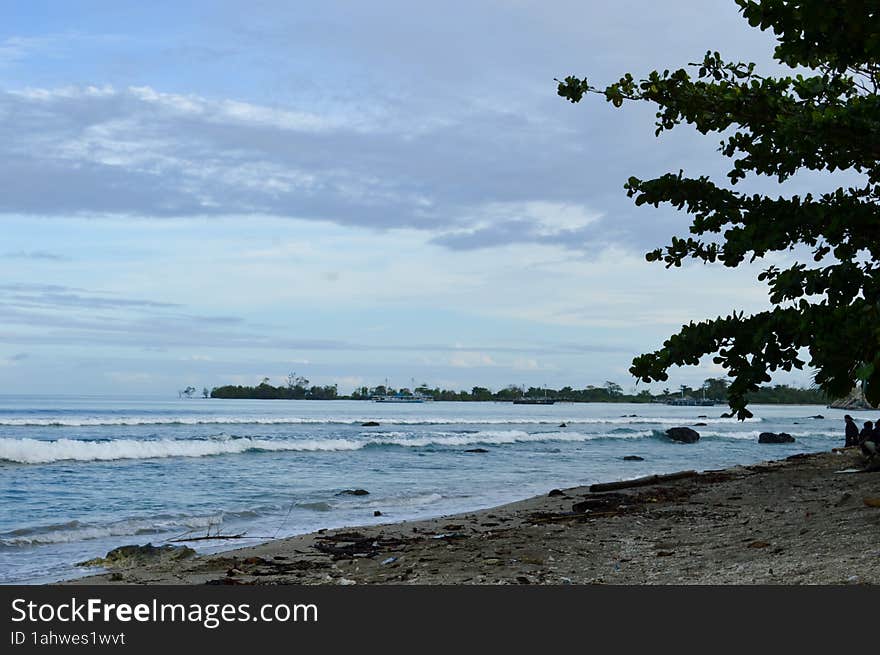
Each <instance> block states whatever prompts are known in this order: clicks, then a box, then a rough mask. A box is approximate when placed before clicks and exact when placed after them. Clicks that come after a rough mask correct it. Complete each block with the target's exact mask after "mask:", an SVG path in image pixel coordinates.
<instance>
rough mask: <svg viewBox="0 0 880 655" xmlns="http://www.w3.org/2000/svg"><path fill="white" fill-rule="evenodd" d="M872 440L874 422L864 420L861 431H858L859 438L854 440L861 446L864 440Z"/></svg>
mask: <svg viewBox="0 0 880 655" xmlns="http://www.w3.org/2000/svg"><path fill="white" fill-rule="evenodd" d="M873 440H874V424H873V423H871V421H865V426H864V427H863V428H862V431H861V432H859V440H858V441H857V442H856V444H857V445H859V446H861V445H862V444H863V443H865V442H866V441H873Z"/></svg>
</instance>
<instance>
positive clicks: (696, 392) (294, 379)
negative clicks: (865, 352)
mask: <svg viewBox="0 0 880 655" xmlns="http://www.w3.org/2000/svg"><path fill="white" fill-rule="evenodd" d="M729 384H730V383H729V382H728V381H727V380H726V379H724V378H708V379H707V380H706V381H705V382H703V384H702V385H701V386H700V387H699V388H693V387H689V386H686V385H683V386H680V387H679V388H678V389H676V390H674V391H673V390H670V389H664V390H663V392H661V393H658V394H652V393H651V392H650V391H648V390H647V389H644V390H642V391H640V392H638V393H630V394H628V393H624V391H623V388H622V387H621V386H620V385H619V384H617V383H616V382H612V381H610V380H609V381H606V382H605V384H604V385H602V386H593V385H587V386H586V387H584V388H583V389H574V388H572V387H570V386H566V387H562V388H561V389H550V388H546V387H528V388H526V387H520V386H516V385H508V386H506V387H504V388H503V389H500V390H498V391H492V390H491V389H488V388H487V387H473V388H472V389H471V390H470V391H466V390H458V391H457V390H454V389H441V388H439V387H434V388H431V387H429V386H428V385H427V384H422V385H421V386H418V387H416V388H415V389H409V388H406V387H404V388H400V389H395V388H393V387H390V386H386V385H378V386H375V387H366V386H362V387H359V388H358V389H355V390H354V391H353V392H352V393H351V395H348V396H346V395H340V394H339V393H338V387H337V385H335V384H331V385H324V386H316V385H310V383H309V380H307V379H306V378H304V377H302V376H298V375H296V374H295V373H291V374H290V375H288V376H287V383H286V384H283V385H279V386H277V387H276V386H273V385H271V384H269V378H263V380H262V382H261V383H260V384H258V385H256V386H241V385H226V386H222V387H214V388H213V389H212V390H211V393H210V395H211V398H252V399H263V400H370V399H371V398H374V397H376V396H386V395H402V396H411V395H414V394H419V395H421V396H425V397H429V398H432V399H433V400H435V401H465V402H478V401H495V402H511V401H513V400H516V399H518V398H550V399H553V400H556V401H560V402H576V403H608V402H611V403H658V402H660V403H662V402H672V401H682V400H683V401H687V400H689V399H690V400H713V401H715V402H717V403H726V402H727V393H728V387H729ZM205 391H207V390H205ZM203 395H204V393H203ZM749 402H752V403H765V404H802V405H824V404H827V403H828V398H827V397H826V395H825V394H824V393H823V392H822V391H820V390H819V389H802V388H798V387H790V386H788V385H785V384H777V385H774V386H769V385H768V386H762V387H760V388H759V389H758V390H757V391H754V392H752V393H751V394H750V397H749Z"/></svg>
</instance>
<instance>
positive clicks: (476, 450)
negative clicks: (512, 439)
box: [464, 448, 489, 453]
mask: <svg viewBox="0 0 880 655" xmlns="http://www.w3.org/2000/svg"><path fill="white" fill-rule="evenodd" d="M464 452H466V453H488V452H489V451H488V450H486V449H485V448H468V449H467V450H466V451H464Z"/></svg>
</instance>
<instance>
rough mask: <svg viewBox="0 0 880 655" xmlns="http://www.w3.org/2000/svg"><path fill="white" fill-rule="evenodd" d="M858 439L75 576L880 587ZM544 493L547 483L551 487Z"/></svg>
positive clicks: (877, 541)
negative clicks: (851, 444)
mask: <svg viewBox="0 0 880 655" xmlns="http://www.w3.org/2000/svg"><path fill="white" fill-rule="evenodd" d="M859 465H860V456H859V454H858V452H857V451H856V450H855V449H847V450H840V449H836V450H834V451H832V452H830V453H819V454H811V455H795V456H793V457H789V458H787V459H784V460H780V461H768V462H764V463H760V464H757V465H751V466H737V467H733V468H729V469H725V470H719V471H706V472H703V473H699V474H696V473H692V474H685V475H684V476H683V477H680V478H678V479H674V480H668V481H662V482H658V483H654V484H643V485H639V486H631V487H625V488H621V489H615V490H611V491H591V490H590V488H589V487H575V488H571V489H563V490H549V489H548V493H547V494H545V495H542V496H539V497H534V498H530V499H527V500H523V501H520V502H515V503H510V504H507V505H503V506H500V507H494V508H491V509H486V510H481V511H476V512H468V513H464V514H459V515H452V516H445V517H440V518H436V519H430V520H420V521H407V522H400V523H394V524H387V525H376V526H370V527H352V528H344V529H335V530H321V531H318V532H315V533H312V534H308V535H303V536H297V537H291V538H286V539H279V540H275V541H271V542H268V543H264V544H261V545H257V546H253V547H247V548H241V549H236V550H230V551H226V552H223V553H217V554H211V555H201V556H191V555H187V556H182V555H183V553H182V551H177V552H166V553H164V554H161V555H158V556H152V557H140V556H138V555H135V556H133V557H129V558H122V559H120V560H119V561H117V562H115V563H114V565H113V567H112V569H109V570H108V571H107V572H106V573H102V574H100V575H95V576H88V577H84V578H80V579H77V580H73V581H69V584H231V585H272V584H335V585H348V584H424V585H429V584H551V585H556V584H627V585H629V584H876V583H878V582H880V538H878V535H880V473H861V472H853V469H856V468H857V467H858V466H859ZM551 492H552V493H551Z"/></svg>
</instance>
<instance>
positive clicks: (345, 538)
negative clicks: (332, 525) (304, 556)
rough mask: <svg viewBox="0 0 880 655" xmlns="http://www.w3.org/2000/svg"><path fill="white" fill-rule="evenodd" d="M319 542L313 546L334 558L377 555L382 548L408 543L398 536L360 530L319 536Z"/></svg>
mask: <svg viewBox="0 0 880 655" xmlns="http://www.w3.org/2000/svg"><path fill="white" fill-rule="evenodd" d="M317 540H318V543H316V544H314V545H313V546H312V547H313V548H314V549H315V550H319V551H321V552H322V553H326V554H327V555H331V556H332V557H333V559H335V560H339V559H354V558H359V557H375V556H376V555H378V554H379V551H380V550H391V549H394V548H399V547H400V546H403V545H404V544H406V542H405V541H404V540H403V539H398V538H396V537H383V536H382V535H381V534H380V535H378V536H376V537H368V536H365V535H363V534H361V533H360V532H339V533H337V534H333V535H326V536H321V537H317Z"/></svg>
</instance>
